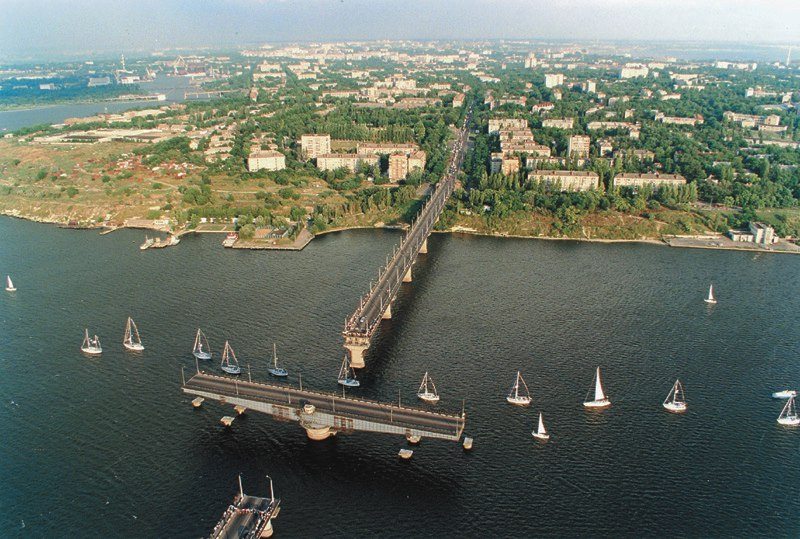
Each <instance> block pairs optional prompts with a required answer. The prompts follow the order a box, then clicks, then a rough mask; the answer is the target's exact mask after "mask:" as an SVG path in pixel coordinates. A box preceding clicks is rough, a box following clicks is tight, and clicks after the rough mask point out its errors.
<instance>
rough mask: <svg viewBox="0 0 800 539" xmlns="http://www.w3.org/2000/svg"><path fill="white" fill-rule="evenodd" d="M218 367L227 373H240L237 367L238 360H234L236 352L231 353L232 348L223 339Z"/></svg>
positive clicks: (240, 370)
mask: <svg viewBox="0 0 800 539" xmlns="http://www.w3.org/2000/svg"><path fill="white" fill-rule="evenodd" d="M220 367H221V368H222V370H223V371H225V372H227V373H228V374H242V369H241V367H239V362H238V361H237V360H236V354H234V353H233V348H231V345H230V344H228V341H225V350H224V351H223V352H222V363H221V364H220Z"/></svg>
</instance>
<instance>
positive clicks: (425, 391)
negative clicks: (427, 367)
mask: <svg viewBox="0 0 800 539" xmlns="http://www.w3.org/2000/svg"><path fill="white" fill-rule="evenodd" d="M428 384H430V387H428ZM417 397H419V398H420V399H422V400H424V401H425V402H439V393H437V392H436V384H434V383H433V379H432V378H431V377H430V376H429V375H428V372H427V371H425V376H423V377H422V383H421V384H420V385H419V389H418V390H417Z"/></svg>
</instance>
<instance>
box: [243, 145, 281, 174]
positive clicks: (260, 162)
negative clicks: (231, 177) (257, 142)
mask: <svg viewBox="0 0 800 539" xmlns="http://www.w3.org/2000/svg"><path fill="white" fill-rule="evenodd" d="M285 168H286V156H285V155H283V154H282V153H281V152H278V151H276V150H254V151H252V152H250V155H249V156H247V170H249V171H250V172H255V171H257V170H283V169H285Z"/></svg>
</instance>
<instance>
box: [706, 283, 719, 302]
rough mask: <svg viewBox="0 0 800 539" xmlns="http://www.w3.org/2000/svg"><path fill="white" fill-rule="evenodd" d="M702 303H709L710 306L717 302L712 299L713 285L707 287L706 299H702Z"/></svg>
mask: <svg viewBox="0 0 800 539" xmlns="http://www.w3.org/2000/svg"><path fill="white" fill-rule="evenodd" d="M703 301H705V302H706V303H710V304H712V305H713V304H715V303H716V302H717V300H716V299H714V285H713V284H712V285H710V286H709V287H708V297H707V298H706V299H704V300H703Z"/></svg>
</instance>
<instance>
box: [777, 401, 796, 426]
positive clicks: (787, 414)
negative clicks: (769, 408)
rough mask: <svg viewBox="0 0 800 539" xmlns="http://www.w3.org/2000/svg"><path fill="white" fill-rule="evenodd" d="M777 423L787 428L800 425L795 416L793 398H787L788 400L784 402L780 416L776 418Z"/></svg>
mask: <svg viewBox="0 0 800 539" xmlns="http://www.w3.org/2000/svg"><path fill="white" fill-rule="evenodd" d="M778 423H780V424H781V425H784V426H787V427H796V426H797V425H800V417H798V416H797V408H796V407H795V404H794V397H789V400H788V401H786V404H785V405H784V407H783V410H781V415H779V416H778Z"/></svg>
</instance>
